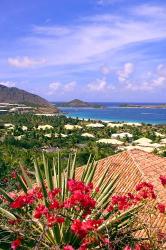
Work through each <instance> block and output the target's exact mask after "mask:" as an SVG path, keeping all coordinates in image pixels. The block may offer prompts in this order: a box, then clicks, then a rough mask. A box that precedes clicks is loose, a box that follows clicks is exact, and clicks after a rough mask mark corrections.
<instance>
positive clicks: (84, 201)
mask: <svg viewBox="0 0 166 250" xmlns="http://www.w3.org/2000/svg"><path fill="white" fill-rule="evenodd" d="M95 205H96V201H95V200H94V199H93V198H91V197H90V195H89V194H84V193H82V192H81V191H80V190H78V191H74V193H73V194H72V195H71V196H70V198H69V199H67V200H66V201H65V202H64V207H65V208H71V207H74V206H78V207H81V208H83V209H86V210H91V209H93V208H94V207H95Z"/></svg>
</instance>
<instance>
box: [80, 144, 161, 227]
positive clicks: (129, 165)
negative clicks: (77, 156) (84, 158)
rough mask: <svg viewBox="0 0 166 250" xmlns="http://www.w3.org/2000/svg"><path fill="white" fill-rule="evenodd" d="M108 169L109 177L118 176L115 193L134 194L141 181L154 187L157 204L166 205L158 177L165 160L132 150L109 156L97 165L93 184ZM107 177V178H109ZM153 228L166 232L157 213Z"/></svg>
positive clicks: (81, 169)
mask: <svg viewBox="0 0 166 250" xmlns="http://www.w3.org/2000/svg"><path fill="white" fill-rule="evenodd" d="M108 167H109V176H110V175H117V174H119V175H120V176H119V179H118V184H117V187H116V190H115V193H118V194H124V193H128V192H134V191H135V186H136V185H137V184H138V183H140V182H143V181H146V182H150V183H152V184H153V185H154V186H155V191H156V193H157V195H158V197H157V202H162V203H164V204H165V205H166V188H164V187H163V186H162V184H161V182H160V180H159V176H160V175H166V158H162V157H160V156H157V155H154V154H152V153H147V152H145V151H142V150H138V149H134V150H129V151H124V152H121V153H118V154H116V155H113V156H109V157H107V158H104V159H102V160H99V161H98V163H97V169H96V172H95V175H94V179H93V182H94V184H95V183H96V182H97V181H98V180H99V178H100V177H101V175H102V173H103V171H104V170H105V169H106V168H108ZM82 171H83V168H82V167H81V168H78V172H77V174H76V177H77V178H79V176H80V175H81V173H82ZM109 176H108V177H109ZM153 226H154V227H156V228H159V229H161V230H162V231H165V232H166V218H165V216H164V215H162V214H159V213H157V214H156V217H155V219H154V221H153Z"/></svg>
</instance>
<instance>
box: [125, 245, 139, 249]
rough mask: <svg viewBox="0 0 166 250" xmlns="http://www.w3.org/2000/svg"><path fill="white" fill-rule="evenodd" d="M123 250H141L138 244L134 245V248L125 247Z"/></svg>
mask: <svg viewBox="0 0 166 250" xmlns="http://www.w3.org/2000/svg"><path fill="white" fill-rule="evenodd" d="M123 250H141V246H140V245H139V244H136V245H135V246H134V248H132V247H130V246H129V245H127V246H125V247H124V248H123Z"/></svg>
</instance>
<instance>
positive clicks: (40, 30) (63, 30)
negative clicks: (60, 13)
mask: <svg viewBox="0 0 166 250" xmlns="http://www.w3.org/2000/svg"><path fill="white" fill-rule="evenodd" d="M33 31H34V32H35V33H36V34H40V35H41V34H42V35H46V36H64V35H68V34H69V33H70V32H71V30H70V29H69V28H68V27H65V26H56V25H55V26H34V28H33Z"/></svg>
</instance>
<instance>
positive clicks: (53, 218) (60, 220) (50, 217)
mask: <svg viewBox="0 0 166 250" xmlns="http://www.w3.org/2000/svg"><path fill="white" fill-rule="evenodd" d="M46 218H47V225H48V226H49V227H52V226H54V225H55V224H56V223H63V222H64V221H65V220H64V218H63V217H58V216H55V215H52V214H47V215H46Z"/></svg>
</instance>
